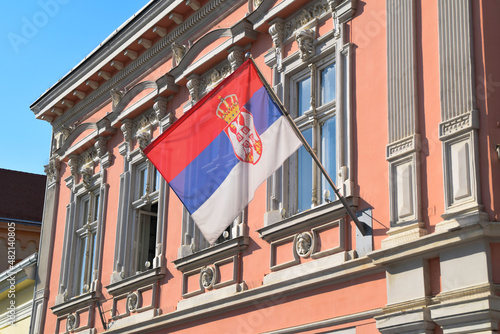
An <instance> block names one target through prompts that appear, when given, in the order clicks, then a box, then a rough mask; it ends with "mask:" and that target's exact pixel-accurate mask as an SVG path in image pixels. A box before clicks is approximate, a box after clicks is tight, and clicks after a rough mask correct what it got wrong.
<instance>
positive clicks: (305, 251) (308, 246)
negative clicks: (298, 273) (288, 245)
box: [295, 232, 313, 257]
mask: <svg viewBox="0 0 500 334" xmlns="http://www.w3.org/2000/svg"><path fill="white" fill-rule="evenodd" d="M312 245H313V238H312V235H311V233H309V232H303V233H299V234H298V235H297V236H296V237H295V251H296V252H297V255H299V256H300V257H308V256H309V255H310V254H311V251H312Z"/></svg>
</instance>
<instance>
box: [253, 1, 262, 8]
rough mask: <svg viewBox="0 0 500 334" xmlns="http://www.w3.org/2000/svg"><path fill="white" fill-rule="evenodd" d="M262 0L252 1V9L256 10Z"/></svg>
mask: <svg viewBox="0 0 500 334" xmlns="http://www.w3.org/2000/svg"><path fill="white" fill-rule="evenodd" d="M263 2H264V0H253V8H254V9H257V8H258V7H259V6H260V4H261V3H263Z"/></svg>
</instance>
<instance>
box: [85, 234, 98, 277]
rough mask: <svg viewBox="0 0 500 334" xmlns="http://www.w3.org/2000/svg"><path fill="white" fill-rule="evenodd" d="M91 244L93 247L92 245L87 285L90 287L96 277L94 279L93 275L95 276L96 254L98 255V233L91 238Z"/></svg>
mask: <svg viewBox="0 0 500 334" xmlns="http://www.w3.org/2000/svg"><path fill="white" fill-rule="evenodd" d="M91 242H92V245H91V248H90V250H91V254H90V263H89V267H88V270H89V274H88V275H87V276H88V280H87V281H88V282H87V284H88V285H90V283H92V281H93V280H94V277H93V274H94V261H95V255H96V254H95V253H96V233H92V236H91Z"/></svg>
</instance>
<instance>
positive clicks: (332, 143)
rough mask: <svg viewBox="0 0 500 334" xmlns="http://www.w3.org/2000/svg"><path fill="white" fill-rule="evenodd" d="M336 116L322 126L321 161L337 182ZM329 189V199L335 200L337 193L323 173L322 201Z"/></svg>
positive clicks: (323, 201)
mask: <svg viewBox="0 0 500 334" xmlns="http://www.w3.org/2000/svg"><path fill="white" fill-rule="evenodd" d="M335 123H336V121H335V117H332V118H329V119H328V120H327V121H326V122H325V123H324V124H323V126H322V128H321V163H322V164H323V166H324V167H325V169H326V171H327V172H328V174H329V175H330V177H331V178H332V180H333V182H336V176H337V164H336V160H337V159H336V150H335V147H336V144H337V141H336V136H335ZM325 190H328V191H329V192H330V196H329V199H330V200H331V201H333V200H334V199H335V193H334V192H333V188H332V187H331V186H330V184H329V183H328V181H327V180H326V178H325V177H324V176H323V175H321V202H322V203H325V196H324V192H325Z"/></svg>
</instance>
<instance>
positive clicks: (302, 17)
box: [284, 0, 330, 40]
mask: <svg viewBox="0 0 500 334" xmlns="http://www.w3.org/2000/svg"><path fill="white" fill-rule="evenodd" d="M328 13H330V5H329V4H328V1H326V0H323V1H319V2H317V3H315V4H313V5H311V6H308V7H307V8H305V9H303V10H302V11H301V12H299V14H298V15H296V16H294V17H292V18H291V19H290V20H288V21H286V23H285V31H284V39H285V40H287V39H288V38H290V37H292V36H295V33H296V32H297V30H300V29H301V28H303V27H304V26H305V25H306V24H307V23H309V22H310V21H312V20H314V19H320V18H322V17H323V16H325V15H326V14H328Z"/></svg>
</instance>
